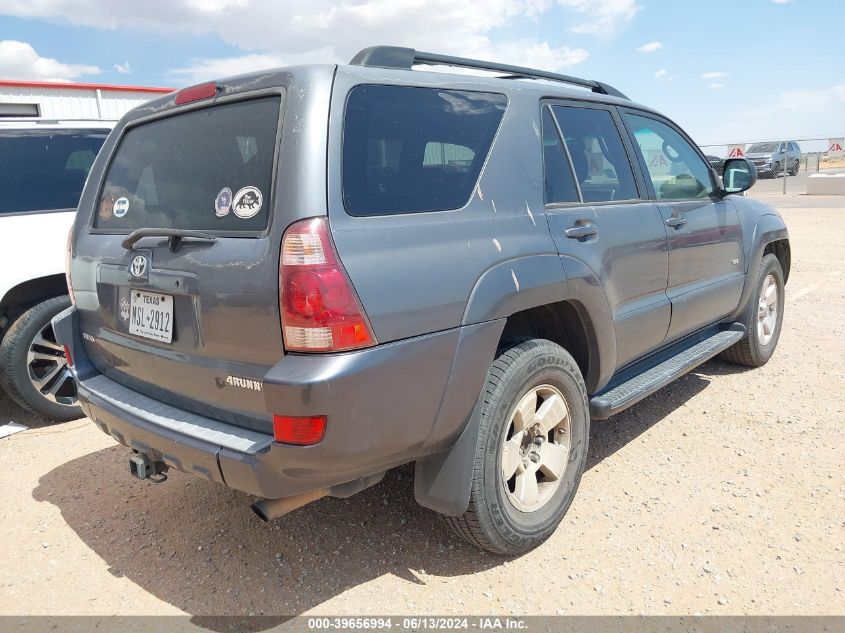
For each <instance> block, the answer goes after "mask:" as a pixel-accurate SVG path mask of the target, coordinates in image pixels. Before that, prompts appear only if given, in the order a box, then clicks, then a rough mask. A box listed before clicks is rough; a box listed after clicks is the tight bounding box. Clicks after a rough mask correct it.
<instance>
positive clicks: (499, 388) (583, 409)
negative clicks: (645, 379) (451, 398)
mask: <svg viewBox="0 0 845 633" xmlns="http://www.w3.org/2000/svg"><path fill="white" fill-rule="evenodd" d="M482 398H483V399H484V401H483V403H482V410H481V423H480V426H479V433H478V442H477V445H476V453H475V464H474V473H473V481H472V491H471V496H470V504H469V508H468V509H467V511H466V512H465V513H464V514H463V515H461V516H459V517H446V522H447V523H448V524H449V525H450V526H451V527H452V528H453V529H454V530H455V531H456V532H457V533H458V534H459V535H460V536H461V537H462V538H463V539H465V540H466V541H469V542H470V543H472V544H474V545H477V546H478V547H482V548H484V549H486V550H488V551H490V552H494V553H496V554H506V555H516V554H521V553H523V552H526V551H528V550H530V549H531V548H533V547H535V546H537V545H539V544H540V543H542V542H543V541H544V540H545V539H546V538H548V537H549V535H551V533H552V532H553V531H554V530H555V528H556V527H557V525H558V524H559V523H560V521H561V519H562V518H563V516H564V514H565V513H566V510H567V509H568V508H569V505H570V504H571V503H572V500H573V498H574V497H575V491H576V490H577V488H578V483H579V482H580V480H581V474H582V472H583V470H584V464H585V463H586V459H587V444H588V441H589V419H590V418H589V409H588V406H587V392H586V389H585V387H584V381H583V379H582V377H581V372H580V371H579V369H578V366H577V365H576V364H575V361H574V360H573V358H572V356H570V355H569V353H568V352H567V351H566V350H564V349H563V348H562V347H560V346H559V345H556V344H554V343H552V342H550V341H547V340H543V339H531V340H526V341H522V342H518V343H515V344H512V345H511V346H509V347H508V348H507V349H504V350H502V351H501V352H500V354H499V356H498V357H497V358H496V360H495V362H494V363H493V365H492V367H491V368H490V373H489V374H488V376H487V383H486V385H485V389H484V392H483V393H482Z"/></svg>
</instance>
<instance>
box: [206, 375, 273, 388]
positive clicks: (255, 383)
mask: <svg viewBox="0 0 845 633" xmlns="http://www.w3.org/2000/svg"><path fill="white" fill-rule="evenodd" d="M214 381H215V382H216V383H217V386H218V387H219V388H220V389H222V388H223V387H225V386H226V385H229V386H230V387H238V388H240V389H249V390H250V391H263V386H262V384H261V381H260V380H250V379H248V378H239V377H238V376H226V379H225V380H223V379H222V378H215V379H214Z"/></svg>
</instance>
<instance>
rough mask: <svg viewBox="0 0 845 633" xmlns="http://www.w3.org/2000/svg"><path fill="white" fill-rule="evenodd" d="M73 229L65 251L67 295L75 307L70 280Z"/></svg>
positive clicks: (68, 237) (69, 233)
mask: <svg viewBox="0 0 845 633" xmlns="http://www.w3.org/2000/svg"><path fill="white" fill-rule="evenodd" d="M72 240H73V227H72V226H71V227H70V231H68V234H67V248H66V249H65V282H66V283H67V294H68V296H69V297H70V302H71V303H72V304H73V305H76V297H75V296H74V294H73V286H72V285H71V279H70V259H71V248H72V245H73V241H72Z"/></svg>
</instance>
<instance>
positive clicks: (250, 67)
mask: <svg viewBox="0 0 845 633" xmlns="http://www.w3.org/2000/svg"><path fill="white" fill-rule="evenodd" d="M284 65H285V61H284V60H283V59H282V58H281V57H278V56H276V55H258V54H254V55H242V56H240V57H223V58H218V59H192V60H191V62H190V65H188V66H186V67H183V68H175V69H173V70H171V71H170V75H171V76H172V77H174V78H175V79H177V80H180V81H184V82H185V83H199V82H202V81H208V80H209V79H216V78H219V77H228V76H229V75H240V74H243V73H247V72H253V71H256V70H264V69H266V68H276V67H278V66H284Z"/></svg>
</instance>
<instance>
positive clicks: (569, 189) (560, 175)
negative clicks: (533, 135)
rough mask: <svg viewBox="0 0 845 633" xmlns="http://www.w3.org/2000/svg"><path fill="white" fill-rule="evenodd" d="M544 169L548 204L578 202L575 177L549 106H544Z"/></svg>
mask: <svg viewBox="0 0 845 633" xmlns="http://www.w3.org/2000/svg"><path fill="white" fill-rule="evenodd" d="M543 170H544V174H545V195H546V204H552V203H555V202H578V189H577V188H576V187H575V178H574V177H573V176H572V169H571V168H570V166H569V159H567V158H566V151H565V150H564V149H563V143H562V142H561V140H560V135H559V134H558V133H557V127H555V122H554V120H552V115H551V110H549V108H548V107H544V108H543Z"/></svg>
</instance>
